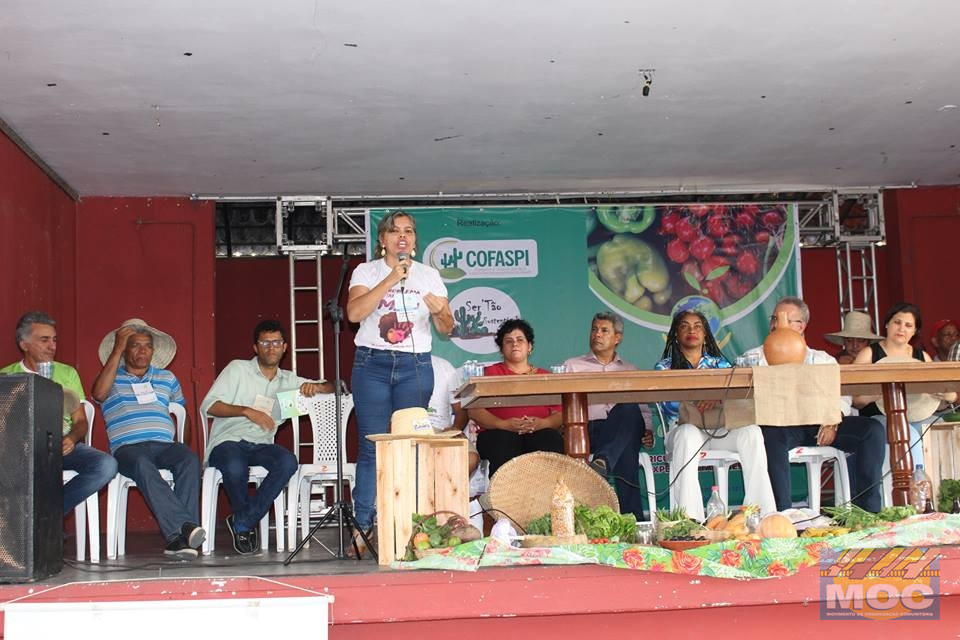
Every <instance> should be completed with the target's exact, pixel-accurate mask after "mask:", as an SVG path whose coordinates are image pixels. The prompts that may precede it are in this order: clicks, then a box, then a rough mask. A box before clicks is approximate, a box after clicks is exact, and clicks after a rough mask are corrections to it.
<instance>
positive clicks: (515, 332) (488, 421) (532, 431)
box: [469, 318, 563, 476]
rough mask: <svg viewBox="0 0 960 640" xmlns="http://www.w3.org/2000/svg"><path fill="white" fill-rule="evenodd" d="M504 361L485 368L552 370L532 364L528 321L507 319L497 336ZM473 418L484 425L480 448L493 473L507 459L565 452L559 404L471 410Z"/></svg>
mask: <svg viewBox="0 0 960 640" xmlns="http://www.w3.org/2000/svg"><path fill="white" fill-rule="evenodd" d="M494 341H495V342H496V343H497V347H499V348H500V354H501V355H502V356H503V362H498V363H496V364H492V365H490V366H488V367H486V368H485V369H484V370H483V375H485V376H522V375H527V374H531V373H550V372H549V371H547V370H546V369H541V368H539V367H535V366H534V365H532V364H530V360H529V358H530V354H531V353H533V327H531V326H530V324H529V323H528V322H527V321H526V320H522V319H520V318H514V319H512V320H507V321H506V322H504V323H503V324H502V325H500V328H499V329H497V335H496V337H495V338H494ZM469 415H470V419H471V420H473V421H474V422H476V423H477V426H478V427H479V428H480V430H479V433H477V451H478V452H479V453H480V457H481V458H483V459H485V460H488V461H489V462H490V475H491V476H492V475H493V474H494V472H495V471H496V470H497V469H499V468H500V467H501V466H502V465H503V464H504V463H505V462H507V461H508V460H511V459H513V458H516V457H517V456H519V455H522V454H524V453H530V452H531V451H554V452H556V453H563V437H562V436H561V435H560V426H561V420H562V415H561V413H560V407H558V406H531V407H491V408H489V409H470V410H469Z"/></svg>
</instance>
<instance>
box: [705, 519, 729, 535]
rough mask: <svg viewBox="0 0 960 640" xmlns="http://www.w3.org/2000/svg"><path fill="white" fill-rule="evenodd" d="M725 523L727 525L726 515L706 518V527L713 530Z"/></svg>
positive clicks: (720, 528) (723, 525)
mask: <svg viewBox="0 0 960 640" xmlns="http://www.w3.org/2000/svg"><path fill="white" fill-rule="evenodd" d="M726 525H727V516H723V515H720V516H713V517H712V518H710V519H709V520H707V525H706V526H707V529H711V530H713V531H720V530H722V529H723V528H724V527H725V526H726Z"/></svg>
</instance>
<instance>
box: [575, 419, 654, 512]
mask: <svg viewBox="0 0 960 640" xmlns="http://www.w3.org/2000/svg"><path fill="white" fill-rule="evenodd" d="M646 430H647V428H646V425H644V423H643V414H641V413H640V406H639V405H637V404H636V403H630V404H617V405H614V406H613V408H612V409H611V410H610V413H608V414H607V417H606V419H603V420H591V421H590V422H589V423H588V424H587V433H588V435H589V437H590V451H591V452H592V453H593V456H594V458H601V459H603V460H604V461H606V463H607V475H608V476H616V479H615V484H616V487H617V497H618V498H619V500H620V511H621V512H623V513H633V514H634V515H636V516H637V520H643V519H644V518H643V491H641V490H640V488H639V487H637V486H634V485H638V484H639V482H640V448H641V447H642V445H643V434H644V433H645V432H646ZM621 478H623V480H621Z"/></svg>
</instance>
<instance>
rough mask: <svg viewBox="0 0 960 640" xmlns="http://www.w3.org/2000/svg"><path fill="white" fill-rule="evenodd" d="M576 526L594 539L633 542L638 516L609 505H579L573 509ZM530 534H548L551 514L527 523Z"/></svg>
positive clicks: (579, 531)
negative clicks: (615, 509) (617, 510)
mask: <svg viewBox="0 0 960 640" xmlns="http://www.w3.org/2000/svg"><path fill="white" fill-rule="evenodd" d="M573 519H574V527H575V530H576V532H577V533H582V534H585V535H586V536H587V538H589V539H591V540H594V539H597V538H606V539H608V540H610V541H611V542H633V541H634V540H636V536H637V517H636V516H635V515H633V514H632V513H623V514H621V513H617V512H616V511H614V510H613V509H611V508H610V507H608V506H607V505H600V506H598V507H594V508H593V509H591V508H590V507H587V506H584V505H578V506H576V507H574V509H573ZM526 531H527V533H528V534H530V535H539V536H548V535H551V534H552V533H553V532H552V529H551V524H550V514H549V513H548V514H544V515H542V516H540V517H539V518H537V519H535V520H532V521H531V522H530V524H528V525H527V529H526Z"/></svg>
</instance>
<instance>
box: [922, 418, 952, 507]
mask: <svg viewBox="0 0 960 640" xmlns="http://www.w3.org/2000/svg"><path fill="white" fill-rule="evenodd" d="M923 459H924V465H925V466H924V470H925V471H926V472H927V475H928V476H930V482H931V484H932V485H933V493H934V498H933V506H934V508H936V506H937V500H938V499H939V498H940V481H941V480H944V479H947V478H950V479H960V422H935V423H933V424H932V425H930V429H929V431H927V434H926V435H925V436H924V437H923Z"/></svg>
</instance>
